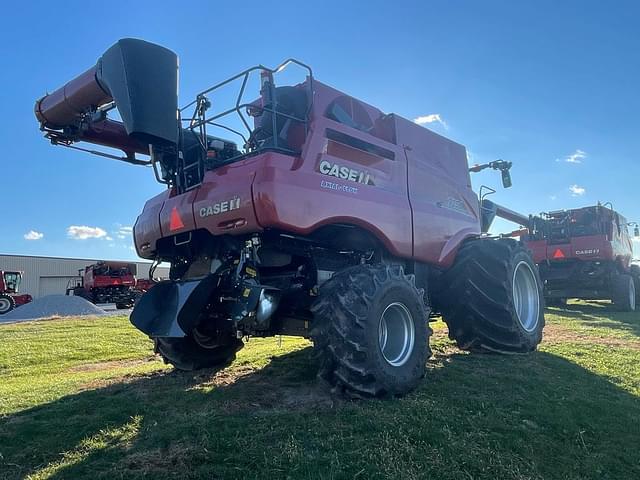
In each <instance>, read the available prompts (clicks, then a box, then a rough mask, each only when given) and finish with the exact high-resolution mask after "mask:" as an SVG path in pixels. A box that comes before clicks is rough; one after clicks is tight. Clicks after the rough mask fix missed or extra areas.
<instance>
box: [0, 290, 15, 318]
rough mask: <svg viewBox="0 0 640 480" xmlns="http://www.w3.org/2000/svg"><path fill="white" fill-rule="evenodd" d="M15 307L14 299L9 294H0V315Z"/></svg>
mask: <svg viewBox="0 0 640 480" xmlns="http://www.w3.org/2000/svg"><path fill="white" fill-rule="evenodd" d="M14 308H16V300H15V298H13V297H12V296H11V295H6V294H4V293H2V294H0V315H4V314H5V313H9V312H10V311H11V310H13V309H14Z"/></svg>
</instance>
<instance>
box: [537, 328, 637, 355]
mask: <svg viewBox="0 0 640 480" xmlns="http://www.w3.org/2000/svg"><path fill="white" fill-rule="evenodd" d="M542 341H543V342H552V343H584V344H589V345H604V346H608V347H625V348H631V349H634V350H640V340H633V339H629V338H620V337H612V336H607V335H600V334H598V333H595V332H582V331H576V330H571V329H568V328H564V327H561V326H559V325H555V324H547V325H546V326H545V327H544V338H543V340H542Z"/></svg>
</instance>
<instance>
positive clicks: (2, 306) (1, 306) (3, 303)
mask: <svg viewBox="0 0 640 480" xmlns="http://www.w3.org/2000/svg"><path fill="white" fill-rule="evenodd" d="M10 309H11V303H10V302H9V300H7V299H6V298H0V313H6V312H8V311H9V310H10Z"/></svg>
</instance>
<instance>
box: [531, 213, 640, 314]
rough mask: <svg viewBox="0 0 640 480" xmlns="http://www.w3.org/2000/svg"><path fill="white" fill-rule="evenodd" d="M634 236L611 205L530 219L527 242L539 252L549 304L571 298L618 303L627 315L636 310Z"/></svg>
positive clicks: (638, 288)
mask: <svg viewBox="0 0 640 480" xmlns="http://www.w3.org/2000/svg"><path fill="white" fill-rule="evenodd" d="M629 227H634V228H633V235H634V236H635V237H638V236H640V231H639V228H638V224H637V223H635V222H627V220H626V219H625V217H623V216H622V215H621V214H620V213H618V212H616V211H615V210H613V208H612V207H611V204H604V205H602V204H600V203H598V204H597V205H594V206H588V207H583V208H577V209H571V210H560V211H556V212H549V213H543V214H541V215H540V216H535V217H531V219H530V220H529V232H530V233H529V235H527V236H526V237H525V242H526V244H527V246H528V247H529V249H530V250H531V251H532V252H533V257H534V260H535V262H536V263H537V264H538V266H539V270H540V276H541V277H542V280H543V282H544V295H545V297H546V299H547V303H548V304H549V305H563V304H564V303H566V300H567V299H568V298H580V299H593V300H597V299H605V300H612V301H613V303H614V304H615V305H616V306H617V307H618V308H619V309H621V310H624V311H633V310H635V309H636V294H638V293H640V267H638V265H632V264H631V260H632V258H633V244H632V238H631V235H630V231H629Z"/></svg>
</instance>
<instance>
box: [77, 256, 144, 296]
mask: <svg viewBox="0 0 640 480" xmlns="http://www.w3.org/2000/svg"><path fill="white" fill-rule="evenodd" d="M99 266H105V267H108V268H109V269H110V271H111V272H112V273H106V274H104V273H101V272H100V271H99V270H96V268H97V267H99ZM135 268H136V266H135V264H128V263H119V262H102V263H101V264H96V265H89V266H87V267H85V270H84V274H83V280H82V285H83V286H84V288H85V289H86V290H88V291H91V290H93V289H94V288H105V287H116V286H126V287H133V286H135V284H136V278H135V276H134V272H135ZM121 269H126V272H124V271H122V270H121Z"/></svg>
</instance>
